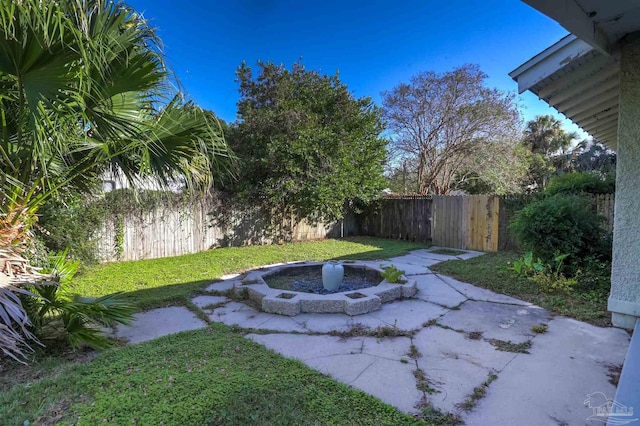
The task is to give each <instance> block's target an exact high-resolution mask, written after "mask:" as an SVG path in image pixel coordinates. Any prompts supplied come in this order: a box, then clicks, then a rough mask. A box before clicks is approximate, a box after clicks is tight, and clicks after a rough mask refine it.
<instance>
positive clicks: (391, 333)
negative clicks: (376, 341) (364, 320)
mask: <svg viewBox="0 0 640 426" xmlns="http://www.w3.org/2000/svg"><path fill="white" fill-rule="evenodd" d="M327 334H329V335H330V336H336V337H342V338H347V337H356V336H367V337H377V338H385V337H412V336H413V335H415V334H416V330H410V331H405V330H402V329H399V328H397V327H391V326H388V325H387V326H384V327H376V328H370V327H367V326H365V325H362V324H355V325H354V326H353V327H351V328H350V329H349V330H346V331H339V330H333V331H330V332H329V333H327Z"/></svg>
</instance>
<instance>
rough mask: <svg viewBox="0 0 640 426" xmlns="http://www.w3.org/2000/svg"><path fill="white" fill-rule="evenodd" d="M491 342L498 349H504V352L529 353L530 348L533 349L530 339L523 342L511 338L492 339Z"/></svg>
mask: <svg viewBox="0 0 640 426" xmlns="http://www.w3.org/2000/svg"><path fill="white" fill-rule="evenodd" d="M489 343H491V344H492V345H493V346H495V347H496V350H498V351H502V352H515V353H519V354H528V353H529V349H531V341H530V340H527V341H526V342H522V343H513V342H512V341H510V340H498V339H491V340H489Z"/></svg>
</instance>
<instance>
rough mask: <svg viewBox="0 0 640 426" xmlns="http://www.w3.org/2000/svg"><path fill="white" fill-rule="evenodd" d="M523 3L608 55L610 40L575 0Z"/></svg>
mask: <svg viewBox="0 0 640 426" xmlns="http://www.w3.org/2000/svg"><path fill="white" fill-rule="evenodd" d="M522 1H523V2H524V3H526V4H528V5H529V6H531V7H533V8H534V9H536V10H538V11H539V12H541V13H543V14H545V15H547V16H548V17H549V18H551V19H553V20H554V21H556V22H558V23H559V24H560V25H562V26H563V27H564V28H565V29H566V30H567V31H569V32H570V33H572V34H575V35H576V36H578V37H579V38H580V39H582V40H584V41H585V42H587V43H588V44H589V45H590V46H592V47H593V48H595V49H597V50H599V51H600V52H602V53H604V54H606V55H608V54H610V53H611V51H612V47H611V40H609V37H607V35H606V33H605V32H604V31H603V30H602V28H600V26H599V25H597V24H596V23H595V22H593V20H592V19H591V17H590V16H589V15H588V14H589V12H590V11H585V10H584V9H582V7H581V6H580V5H579V4H578V3H577V2H576V1H575V0H522Z"/></svg>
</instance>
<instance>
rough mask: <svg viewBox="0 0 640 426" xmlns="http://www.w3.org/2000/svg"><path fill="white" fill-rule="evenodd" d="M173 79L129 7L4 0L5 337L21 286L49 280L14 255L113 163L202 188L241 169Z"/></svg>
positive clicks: (1, 302) (0, 109) (0, 280)
mask: <svg viewBox="0 0 640 426" xmlns="http://www.w3.org/2000/svg"><path fill="white" fill-rule="evenodd" d="M171 83H172V75H171V73H170V72H169V70H168V69H167V67H166V66H165V63H164V56H163V53H162V50H161V48H160V40H159V39H158V38H157V37H156V35H155V33H154V31H153V29H152V28H151V27H150V26H149V24H148V23H147V21H145V20H144V19H143V18H142V17H141V16H140V15H138V14H137V13H136V12H135V11H134V10H133V9H131V8H130V7H129V6H127V5H126V4H124V3H122V2H119V1H116V2H113V1H104V0H58V1H41V0H0V254H1V256H0V261H2V265H3V266H2V268H3V269H2V271H1V272H4V273H0V332H2V331H3V330H5V331H6V330H7V329H14V330H15V328H14V326H15V324H22V325H24V321H23V322H20V321H22V320H20V319H18V320H15V318H12V317H11V315H7V313H8V312H9V313H16V312H17V311H16V310H15V307H16V306H17V305H19V301H18V300H17V299H16V298H15V297H13V296H12V295H11V294H10V293H11V290H12V289H13V290H15V288H16V287H15V286H14V287H10V285H11V283H13V284H16V281H20V282H22V281H24V280H27V281H29V280H31V279H32V278H33V279H40V278H39V276H38V275H34V274H33V273H31V274H29V270H28V269H26V268H24V267H22V268H18V269H19V270H20V271H19V272H20V274H19V275H15V274H14V273H13V272H15V271H14V270H12V266H11V265H12V264H11V262H9V261H7V260H6V259H11V258H16V257H17V256H18V255H19V251H20V247H21V246H22V243H23V242H24V240H25V239H26V238H27V237H28V230H29V227H30V226H31V225H33V223H34V222H35V220H36V214H37V212H38V209H39V208H40V207H41V206H42V205H43V204H44V203H45V202H46V201H47V200H49V199H51V198H52V197H55V196H56V194H57V193H58V192H59V191H61V190H67V189H74V190H80V191H85V192H86V191H91V190H92V189H93V186H92V184H94V183H95V182H96V181H97V178H98V177H99V176H100V175H101V174H102V173H103V172H104V171H106V170H109V169H112V170H113V171H115V172H116V173H120V174H123V175H124V176H126V177H127V178H128V179H129V180H131V181H132V182H134V183H135V182H137V181H138V180H139V179H149V178H151V179H155V180H157V181H159V182H160V183H169V182H170V181H171V180H173V179H176V178H177V177H180V178H184V179H186V181H187V184H188V185H189V186H191V187H194V188H195V187H200V188H206V187H208V186H209V185H211V183H212V179H213V177H216V178H217V177H220V176H221V175H222V174H224V173H225V172H226V171H228V170H230V168H231V167H232V161H231V159H232V155H231V151H230V150H229V149H228V147H227V145H226V144H225V142H224V140H223V139H222V138H221V137H220V135H219V134H220V132H219V131H217V123H216V122H215V120H213V119H212V118H211V116H210V115H209V114H207V113H205V112H204V111H202V110H201V109H200V108H198V107H197V106H196V105H194V104H193V103H191V102H188V101H186V100H185V99H184V97H183V96H182V95H181V94H179V93H176V92H175V91H174V90H173V89H172V87H175V86H174V85H173V84H171ZM12 262H13V261H12ZM18 263H22V264H23V263H24V262H18ZM14 264H15V262H14ZM30 277H31V278H30ZM8 333H9V332H8ZM9 334H10V333H9ZM9 334H7V335H9ZM2 337H6V335H5V336H0V348H2V349H4V348H8V347H10V346H9V343H7V345H6V346H2V345H3V343H2ZM14 337H15V335H14ZM14 343H15V339H14ZM13 347H15V345H14V346H13Z"/></svg>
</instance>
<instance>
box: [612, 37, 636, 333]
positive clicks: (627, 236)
mask: <svg viewBox="0 0 640 426" xmlns="http://www.w3.org/2000/svg"><path fill="white" fill-rule="evenodd" d="M618 114H619V115H618V149H617V153H618V161H617V172H616V176H617V177H616V202H615V223H614V231H613V268H612V274H611V296H610V298H609V310H610V311H612V312H613V323H614V325H616V326H619V327H624V328H633V326H634V324H635V320H636V317H640V32H637V33H634V34H631V35H629V36H627V39H626V40H625V41H623V45H622V57H621V77H620V107H619V112H618Z"/></svg>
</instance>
